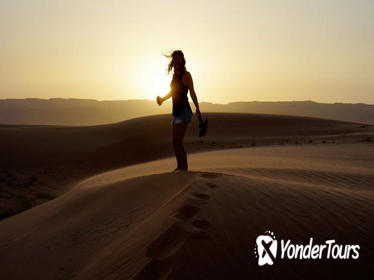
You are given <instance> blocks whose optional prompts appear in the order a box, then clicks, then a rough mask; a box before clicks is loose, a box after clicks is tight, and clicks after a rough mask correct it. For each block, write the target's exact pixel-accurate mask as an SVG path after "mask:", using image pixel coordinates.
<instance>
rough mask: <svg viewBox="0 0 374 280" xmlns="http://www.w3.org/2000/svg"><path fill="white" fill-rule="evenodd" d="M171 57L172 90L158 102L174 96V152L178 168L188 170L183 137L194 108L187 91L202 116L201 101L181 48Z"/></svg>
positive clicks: (198, 113)
mask: <svg viewBox="0 0 374 280" xmlns="http://www.w3.org/2000/svg"><path fill="white" fill-rule="evenodd" d="M166 57H168V58H171V61H170V62H169V65H168V74H169V73H170V71H171V69H172V68H174V74H173V79H172V81H171V83H170V89H171V90H170V92H169V93H168V94H167V95H165V96H164V97H162V98H161V97H159V96H157V103H158V105H161V104H162V102H164V101H165V100H167V99H169V98H170V97H172V100H173V112H172V115H173V120H172V124H173V146H174V153H175V157H176V159H177V168H176V169H175V170H174V171H177V170H185V171H187V170H188V164H187V154H186V150H185V149H184V146H183V138H184V135H185V134H186V131H187V127H188V124H189V123H191V121H192V116H193V114H192V110H191V106H190V103H189V101H188V97H187V92H188V90H190V96H191V98H192V100H193V103H194V104H195V107H196V115H197V116H198V118H199V119H200V118H201V114H200V110H199V103H198V101H197V97H196V93H195V90H194V87H193V81H192V77H191V74H190V72H188V71H187V70H186V67H185V65H186V60H185V59H184V54H183V52H182V51H181V50H175V51H173V52H172V54H171V55H166Z"/></svg>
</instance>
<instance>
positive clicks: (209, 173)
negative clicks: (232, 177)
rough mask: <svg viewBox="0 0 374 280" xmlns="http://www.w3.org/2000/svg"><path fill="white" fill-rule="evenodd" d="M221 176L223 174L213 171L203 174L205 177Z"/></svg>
mask: <svg viewBox="0 0 374 280" xmlns="http://www.w3.org/2000/svg"><path fill="white" fill-rule="evenodd" d="M220 176H222V174H220V173H213V172H205V173H203V174H201V177H204V178H218V177H220Z"/></svg>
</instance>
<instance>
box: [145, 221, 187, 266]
mask: <svg viewBox="0 0 374 280" xmlns="http://www.w3.org/2000/svg"><path fill="white" fill-rule="evenodd" d="M187 236H188V232H187V231H186V230H184V229H183V228H182V227H181V226H180V225H178V224H177V223H174V224H173V225H172V226H171V227H169V229H168V230H167V231H166V232H164V233H163V234H162V235H161V236H159V237H158V238H157V239H155V240H154V241H153V242H152V243H151V244H150V245H149V247H148V249H147V252H146V255H147V257H150V258H152V259H164V258H167V257H170V256H172V255H174V254H175V252H176V251H178V249H179V248H180V247H181V246H182V245H183V243H184V242H185V240H186V238H187Z"/></svg>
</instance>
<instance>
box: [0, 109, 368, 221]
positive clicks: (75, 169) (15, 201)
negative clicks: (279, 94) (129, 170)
mask: <svg viewBox="0 0 374 280" xmlns="http://www.w3.org/2000/svg"><path fill="white" fill-rule="evenodd" d="M205 116H207V117H208V118H209V133H208V135H207V136H206V137H204V139H201V138H198V137H197V134H198V131H197V129H198V128H197V121H196V120H195V119H194V120H193V123H192V124H191V127H190V128H189V130H188V133H187V136H186V139H185V145H186V148H187V150H188V152H189V153H195V152H201V151H209V150H221V149H227V148H239V147H252V146H263V145H289V144H292V145H295V144H300V143H308V144H309V143H310V142H312V143H338V144H339V143H347V142H358V141H364V140H367V139H374V137H373V135H374V127H373V126H365V125H362V124H358V123H348V122H340V121H333V120H324V119H316V118H306V117H294V116H277V115H265V114H264V115H262V114H233V113H209V114H206V115H205ZM170 120H171V116H170V115H157V116H148V117H143V118H137V119H132V120H128V121H124V122H120V123H114V124H108V125H100V126H87V127H64V126H38V125H36V126H25V125H0V155H1V156H0V219H2V218H6V217H7V216H11V215H13V214H15V213H18V212H20V211H23V210H25V209H27V208H30V207H32V206H34V205H37V204H40V203H43V202H45V201H47V200H48V199H51V198H53V197H55V196H56V195H60V194H61V193H64V192H65V191H66V190H67V189H69V188H70V187H71V186H73V185H74V184H75V183H76V182H77V181H79V180H82V179H84V178H86V177H88V176H92V175H94V174H98V173H102V172H104V171H107V170H111V169H114V168H119V167H123V166H129V165H132V164H137V163H143V162H147V161H150V160H156V159H160V158H165V157H169V156H172V155H173V149H172V140H171V135H172V129H171V125H170ZM370 137H371V138H370Z"/></svg>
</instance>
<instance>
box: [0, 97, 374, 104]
mask: <svg viewBox="0 0 374 280" xmlns="http://www.w3.org/2000/svg"><path fill="white" fill-rule="evenodd" d="M12 100H42V101H49V100H84V101H96V102H116V101H121V102H123V101H152V102H153V101H154V100H152V99H148V98H144V99H140V98H138V99H111V100H110V99H104V100H98V99H90V98H75V97H66V98H64V97H51V98H39V97H25V98H1V99H0V101H12ZM291 102H295V103H296V102H299V103H302V102H304V103H306V102H309V103H317V104H331V105H334V104H346V105H369V106H373V105H374V104H369V103H363V102H356V103H345V102H334V103H329V102H318V101H313V100H282V101H259V100H251V101H249V100H247V101H232V102H228V103H214V102H211V101H199V103H210V104H215V105H229V104H235V103H291Z"/></svg>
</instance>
